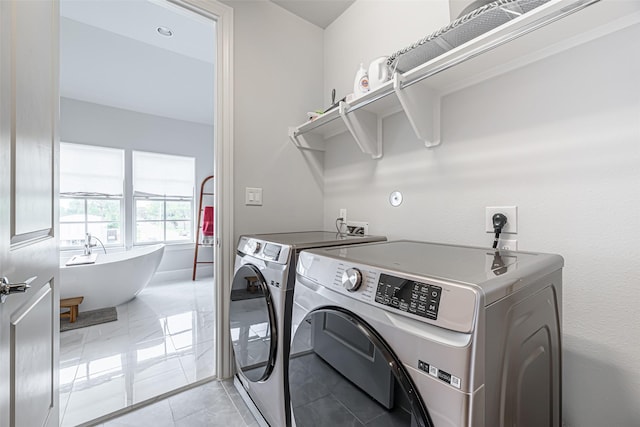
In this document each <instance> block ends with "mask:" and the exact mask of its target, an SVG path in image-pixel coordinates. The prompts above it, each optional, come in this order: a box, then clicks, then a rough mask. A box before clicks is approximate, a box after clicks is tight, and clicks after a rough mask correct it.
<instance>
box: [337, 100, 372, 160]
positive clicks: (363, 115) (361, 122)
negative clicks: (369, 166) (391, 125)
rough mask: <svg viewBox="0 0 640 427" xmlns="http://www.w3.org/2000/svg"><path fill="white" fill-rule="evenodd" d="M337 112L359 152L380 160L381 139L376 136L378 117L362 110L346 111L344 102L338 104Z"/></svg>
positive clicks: (346, 107)
mask: <svg viewBox="0 0 640 427" xmlns="http://www.w3.org/2000/svg"><path fill="white" fill-rule="evenodd" d="M339 112H340V117H342V120H343V121H344V124H345V126H346V127H347V129H348V130H349V133H350V134H351V136H353V139H355V141H356V144H358V147H360V150H362V152H363V153H365V154H369V155H370V156H371V158H373V159H379V158H381V157H382V138H381V137H380V135H378V117H377V116H376V115H375V114H374V113H371V112H369V111H365V110H363V109H358V110H354V111H348V106H347V104H346V103H345V102H340V106H339Z"/></svg>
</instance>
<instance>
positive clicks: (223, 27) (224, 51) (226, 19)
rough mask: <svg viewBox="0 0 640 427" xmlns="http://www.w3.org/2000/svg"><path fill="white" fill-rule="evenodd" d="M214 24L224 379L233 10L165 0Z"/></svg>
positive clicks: (204, 0)
mask: <svg viewBox="0 0 640 427" xmlns="http://www.w3.org/2000/svg"><path fill="white" fill-rule="evenodd" d="M167 1H169V2H171V3H173V4H175V5H177V6H180V7H182V8H184V9H187V10H190V11H193V12H196V13H198V14H200V15H203V16H206V17H208V18H211V19H213V20H214V21H216V64H215V70H216V71H215V72H216V76H215V78H216V83H215V88H216V92H215V104H214V105H215V107H214V114H215V117H214V134H215V143H214V175H215V177H216V179H215V180H214V186H215V189H214V193H215V196H214V197H215V202H214V204H215V206H216V215H215V217H214V228H215V230H217V231H216V234H217V236H216V246H215V251H214V252H215V253H214V283H215V284H216V286H215V290H214V298H215V302H214V305H215V310H216V315H215V317H216V326H215V337H214V339H215V343H216V345H215V354H216V356H215V357H216V366H215V367H216V376H217V377H218V378H220V379H224V378H229V377H231V376H232V375H233V371H232V362H233V360H232V358H233V356H232V348H231V338H230V333H229V297H230V283H231V281H232V279H233V261H234V259H233V255H234V253H235V250H234V247H235V242H234V237H233V236H234V228H233V8H231V7H229V6H226V5H224V4H222V3H220V2H218V1H217V0H167Z"/></svg>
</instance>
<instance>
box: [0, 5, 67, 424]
mask: <svg viewBox="0 0 640 427" xmlns="http://www.w3.org/2000/svg"><path fill="white" fill-rule="evenodd" d="M58 22H59V4H58V1H57V0H53V1H52V0H30V1H23V0H0V276H5V277H6V278H7V279H8V280H7V281H8V282H10V283H19V282H23V281H25V280H26V279H28V278H31V277H33V276H37V277H36V278H35V279H34V280H33V281H31V283H30V286H31V287H30V288H29V289H26V291H25V292H19V291H21V289H20V288H15V289H14V288H12V289H9V287H8V286H7V285H0V299H2V300H3V301H4V302H3V303H0V427H7V426H18V427H23V426H25V427H40V426H48V427H53V426H56V427H57V426H58V418H59V415H58V412H59V411H58V338H59V318H58V316H59V301H58V290H57V280H58V244H57V236H56V233H57V226H56V223H57V217H58V213H57V210H58V204H57V201H56V200H57V197H56V194H57V178H56V176H57V163H58V159H57V122H58V107H57V106H58V103H59V101H58V96H59V95H58ZM13 291H17V292H13ZM9 292H11V293H9Z"/></svg>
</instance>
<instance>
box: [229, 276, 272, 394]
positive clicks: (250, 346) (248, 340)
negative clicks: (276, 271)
mask: <svg viewBox="0 0 640 427" xmlns="http://www.w3.org/2000/svg"><path fill="white" fill-rule="evenodd" d="M229 323H230V329H231V340H232V343H233V352H234V355H235V359H236V367H237V368H238V371H239V373H241V374H242V375H243V376H244V377H245V378H247V379H248V380H249V381H254V382H255V381H262V380H264V379H266V378H268V377H269V375H270V374H271V371H272V370H273V366H274V363H275V357H276V344H277V341H278V340H277V336H276V332H277V331H276V317H275V311H274V306H273V301H272V300H271V295H270V293H269V288H268V287H267V283H266V281H265V280H264V277H263V276H262V274H261V273H260V270H259V269H258V268H257V267H255V266H253V265H251V264H245V265H243V266H242V267H240V268H239V269H238V270H237V271H236V274H235V276H234V278H233V285H232V287H231V302H230V304H229Z"/></svg>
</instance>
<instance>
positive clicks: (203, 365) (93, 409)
mask: <svg viewBox="0 0 640 427" xmlns="http://www.w3.org/2000/svg"><path fill="white" fill-rule="evenodd" d="M116 308H117V311H118V320H117V321H115V322H110V323H104V324H101V325H95V326H90V327H87V328H81V329H75V330H71V331H66V332H61V333H60V408H61V409H60V420H61V422H60V425H61V426H62V427H67V426H77V425H81V424H84V423H87V422H89V421H91V420H94V419H96V418H99V417H102V416H104V415H106V414H109V413H112V412H115V411H118V410H122V409H123V408H126V407H128V406H131V405H134V404H136V403H139V402H143V401H146V400H148V399H150V398H153V397H154V396H158V395H162V394H164V393H167V392H170V391H172V390H175V389H178V388H180V387H184V386H186V385H188V384H192V383H195V382H197V381H200V380H203V379H205V378H210V377H212V376H213V375H214V374H215V372H214V367H215V360H214V357H215V352H214V336H215V335H214V321H215V316H214V304H213V278H212V277H204V278H200V279H198V280H197V281H195V282H192V281H191V280H182V281H173V282H161V283H155V284H150V285H149V286H147V287H146V288H145V289H144V290H143V291H142V292H140V294H138V296H137V297H136V298H134V299H133V300H131V301H130V302H128V303H126V304H122V305H120V306H118V307H116ZM80 311H82V307H80ZM210 387H213V386H210Z"/></svg>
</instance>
